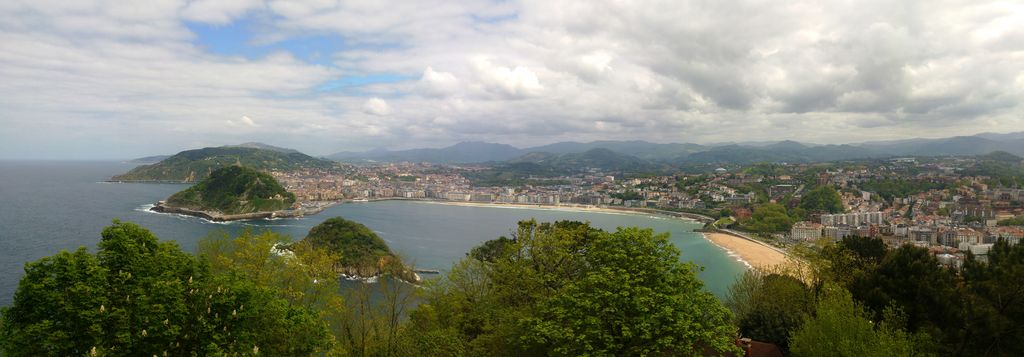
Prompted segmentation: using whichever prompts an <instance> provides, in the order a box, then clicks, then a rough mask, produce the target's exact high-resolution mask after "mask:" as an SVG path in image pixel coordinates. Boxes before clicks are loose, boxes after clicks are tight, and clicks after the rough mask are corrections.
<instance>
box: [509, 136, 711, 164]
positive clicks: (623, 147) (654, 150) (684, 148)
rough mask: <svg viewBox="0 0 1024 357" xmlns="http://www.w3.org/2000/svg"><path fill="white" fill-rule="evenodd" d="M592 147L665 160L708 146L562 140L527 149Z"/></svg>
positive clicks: (572, 150) (578, 150)
mask: <svg viewBox="0 0 1024 357" xmlns="http://www.w3.org/2000/svg"><path fill="white" fill-rule="evenodd" d="M592 149H608V150H611V151H614V152H617V153H620V154H624V155H630V156H636V157H638V158H641V159H644V160H651V161H664V160H670V159H674V158H678V157H682V156H686V155H689V154H692V153H695V152H700V151H705V150H707V149H708V147H705V146H702V145H698V144H689V143H686V144H657V143H650V142H646V141H639V140H636V141H592V142H589V143H579V142H561V143H554V144H550V145H544V146H537V147H532V148H529V149H526V151H529V152H549V153H556V154H569V153H581V152H585V151H588V150H592Z"/></svg>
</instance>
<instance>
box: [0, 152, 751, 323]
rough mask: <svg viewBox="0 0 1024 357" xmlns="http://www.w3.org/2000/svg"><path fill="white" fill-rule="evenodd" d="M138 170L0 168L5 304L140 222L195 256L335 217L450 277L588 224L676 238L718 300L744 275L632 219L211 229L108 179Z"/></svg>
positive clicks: (168, 189)
mask: <svg viewBox="0 0 1024 357" xmlns="http://www.w3.org/2000/svg"><path fill="white" fill-rule="evenodd" d="M131 167H132V165H128V164H122V163H114V162H56V161H47V162H11V161H0V306H3V305H7V304H9V303H10V302H11V299H12V295H13V294H14V291H15V290H16V288H17V284H18V280H19V279H20V278H21V276H22V275H23V274H24V271H23V266H24V264H25V263H26V262H30V261H34V260H37V259H39V258H41V257H44V256H48V255H53V254H54V253H57V252H59V251H60V250H62V249H66V250H74V249H77V248H78V247H81V246H85V247H88V248H89V249H91V250H95V247H96V243H98V242H99V239H100V231H102V230H103V227H105V226H107V225H109V224H110V222H111V220H112V219H115V218H117V219H121V220H125V221H131V222H135V223H138V224H140V225H142V226H144V227H146V228H148V229H150V230H151V231H153V233H154V234H156V235H157V237H160V239H163V240H175V241H177V242H178V244H180V245H181V247H182V248H183V249H185V250H186V251H194V250H195V246H196V242H197V241H198V240H199V239H201V238H202V237H204V236H206V235H207V234H209V233H211V232H214V231H217V230H226V231H228V232H231V233H234V232H238V231H241V230H243V229H246V228H255V229H271V230H273V231H276V232H279V233H284V234H288V235H290V236H292V237H293V238H294V239H296V240H297V239H301V238H302V237H304V236H305V234H306V233H307V232H308V231H309V229H310V228H311V227H313V226H314V225H316V224H318V223H320V222H322V221H324V220H326V219H327V218H330V217H334V216H343V217H345V218H348V219H351V220H355V221H357V222H360V223H362V224H365V225H367V226H368V227H370V228H371V229H373V230H374V231H376V232H377V233H378V234H379V235H380V236H381V237H382V238H384V240H386V241H387V242H388V244H389V245H390V246H391V248H392V249H393V250H395V251H396V252H398V253H399V254H401V255H402V256H403V257H405V258H406V259H407V260H411V261H412V263H414V264H415V265H416V266H417V267H420V268H427V269H440V270H442V271H444V270H447V268H449V267H450V266H451V264H452V263H453V262H455V261H456V260H458V259H461V258H462V257H463V256H465V253H466V252H467V251H468V250H469V249H470V248H472V247H473V246H475V245H477V244H479V243H480V242H483V241H485V240H488V239H493V238H496V237H498V236H501V235H509V234H510V233H511V232H512V230H513V229H514V228H515V225H516V222H518V221H520V220H523V219H529V218H536V219H537V220H538V221H554V220H580V221H590V222H591V224H592V225H593V226H596V227H599V228H603V229H609V230H611V229H615V227H619V226H641V227H649V228H653V229H654V230H655V231H656V232H669V233H671V235H672V238H671V239H672V242H673V243H674V244H675V245H676V246H677V247H678V248H679V249H680V250H681V251H682V252H683V254H682V259H683V260H686V261H693V262H695V263H697V264H698V265H700V266H703V267H704V268H705V270H704V271H703V272H701V274H700V276H701V278H702V279H704V281H705V282H707V287H708V289H709V290H710V291H712V292H714V293H716V294H718V295H719V296H721V295H722V294H723V293H724V291H725V290H726V288H727V286H728V285H729V284H731V283H732V281H733V279H735V277H736V275H738V274H739V273H741V272H742V271H743V269H744V268H743V266H742V265H740V264H739V263H738V262H736V261H735V260H734V259H732V258H731V257H729V256H727V255H726V253H725V252H724V251H723V250H721V249H719V248H717V247H715V246H714V245H712V244H710V243H708V242H707V241H706V240H704V239H703V238H701V237H700V235H698V234H696V233H693V232H692V230H693V229H694V228H697V227H699V224H697V223H694V222H688V221H683V220H678V219H671V218H658V217H647V216H639V215H631V214H614V213H612V214H608V213H595V212H571V211H556V210H546V209H517V208H501V207H495V208H491V207H462V206H450V205H442V204H435V203H425V202H401V201H387V202H373V203H352V204H343V205H339V206H335V207H332V208H330V209H327V210H325V211H324V212H321V213H319V214H317V215H314V216H310V217H305V218H300V219H286V220H274V221H254V222H232V223H227V224H220V223H212V222H207V221H204V220H201V219H198V218H193V217H184V216H176V215H166V214H158V213H152V212H149V211H147V210H146V208H147V207H149V206H147V205H149V204H152V203H154V202H156V201H157V200H161V199H164V198H166V197H167V196H170V195H171V194H172V193H174V192H177V191H179V190H181V189H183V188H185V187H186V185H174V184H113V183H103V182H102V181H103V180H105V179H108V178H109V177H110V176H112V175H114V174H118V173H122V172H125V171H127V170H128V169H130V168H131Z"/></svg>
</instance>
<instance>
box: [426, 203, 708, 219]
mask: <svg viewBox="0 0 1024 357" xmlns="http://www.w3.org/2000/svg"><path fill="white" fill-rule="evenodd" d="M417 202H426V203H434V204H441V205H450V206H466V207H498V208H519V209H539V210H554V211H570V212H572V211H575V212H601V213H613V214H632V215H640V216H654V217H671V216H668V215H660V214H655V213H651V212H642V211H633V210H628V209H615V208H604V207H596V206H590V205H577V204H562V205H557V206H556V205H541V204H518V203H497V202H462V201H440V200H417ZM679 219H682V220H689V221H692V219H689V218H679Z"/></svg>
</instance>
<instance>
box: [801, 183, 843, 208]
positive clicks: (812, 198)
mask: <svg viewBox="0 0 1024 357" xmlns="http://www.w3.org/2000/svg"><path fill="white" fill-rule="evenodd" d="M800 208H803V209H805V210H807V211H808V212H828V213H840V212H843V199H842V197H840V196H839V191H836V189H835V188H834V187H832V186H828V185H825V186H818V187H816V188H814V189H812V190H810V191H808V192H807V193H806V194H804V196H803V198H801V199H800Z"/></svg>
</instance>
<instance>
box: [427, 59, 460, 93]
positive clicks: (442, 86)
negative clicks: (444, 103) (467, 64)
mask: <svg viewBox="0 0 1024 357" xmlns="http://www.w3.org/2000/svg"><path fill="white" fill-rule="evenodd" d="M420 86H421V87H422V91H423V93H424V94H427V95H431V96H436V97H444V96H447V95H451V94H453V93H456V92H457V91H458V90H459V89H460V88H459V87H460V83H459V80H458V79H457V78H455V75H453V74H452V73H451V72H439V71H435V70H434V68H432V67H429V66H428V67H427V69H425V70H423V75H422V76H421V77H420Z"/></svg>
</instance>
